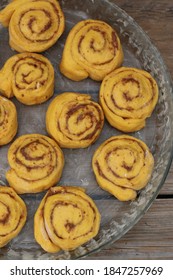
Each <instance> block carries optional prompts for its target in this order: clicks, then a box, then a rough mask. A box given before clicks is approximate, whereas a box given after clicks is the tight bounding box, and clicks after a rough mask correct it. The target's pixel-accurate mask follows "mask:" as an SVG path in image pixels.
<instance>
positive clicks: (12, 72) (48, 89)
mask: <svg viewBox="0 0 173 280" xmlns="http://www.w3.org/2000/svg"><path fill="white" fill-rule="evenodd" d="M0 91H1V92H2V94H3V95H4V96H6V97H8V98H10V97H12V96H13V95H14V96H15V97H16V98H17V99H18V100H19V101H20V102H22V103H23V104H25V105H35V104H40V103H43V102H45V101H47V100H48V99H49V98H50V97H51V96H52V95H53V92H54V68H53V66H52V64H51V63H50V61H49V60H48V59H47V58H46V57H44V56H42V55H40V54H35V53H21V54H17V55H14V56H12V57H11V58H9V59H8V60H7V61H6V63H5V64H4V66H3V68H2V69H1V71H0Z"/></svg>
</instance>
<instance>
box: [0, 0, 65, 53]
mask: <svg viewBox="0 0 173 280" xmlns="http://www.w3.org/2000/svg"><path fill="white" fill-rule="evenodd" d="M0 22H1V23H2V24H3V25H4V26H9V44H10V46H11V48H13V49H15V50H16V51H18V52H25V51H27V52H43V51H45V50H47V49H48V48H50V47H51V46H52V45H54V44H55V42H56V41H57V40H58V39H59V37H60V36H61V34H62V33H63V31H64V25H65V19H64V14H63V12H62V10H61V7H60V5H59V3H58V1H57V0H17V1H12V2H11V3H9V4H8V5H7V6H6V7H5V8H4V9H3V10H1V11H0Z"/></svg>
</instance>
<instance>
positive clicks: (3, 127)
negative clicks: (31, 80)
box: [0, 96, 18, 146]
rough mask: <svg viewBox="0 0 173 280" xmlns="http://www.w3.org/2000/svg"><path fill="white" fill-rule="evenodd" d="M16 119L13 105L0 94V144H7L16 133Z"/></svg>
mask: <svg viewBox="0 0 173 280" xmlns="http://www.w3.org/2000/svg"><path fill="white" fill-rule="evenodd" d="M17 128H18V121H17V111H16V107H15V105H14V104H13V103H12V102H11V101H9V100H8V99H6V98H4V97H2V96H0V146H2V145H5V144H8V143H9V142H11V140H12V139H13V138H14V136H15V135H16V133H17Z"/></svg>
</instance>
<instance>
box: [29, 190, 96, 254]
mask: <svg viewBox="0 0 173 280" xmlns="http://www.w3.org/2000/svg"><path fill="white" fill-rule="evenodd" d="M99 228H100V213H99V210H98V208H97V206H96V205H95V203H94V201H93V200H92V199H91V198H90V197H89V196H88V195H87V194H86V193H85V190H84V189H83V188H80V187H64V186H56V187H52V188H50V189H49V190H48V192H47V194H46V195H45V196H44V198H43V200H42V201H41V203H40V205H39V207H38V210H37V211H36V214H35V217H34V235H35V239H36V241H37V242H38V243H39V244H40V246H41V247H42V248H43V249H44V250H45V251H48V252H50V253H55V252H58V251H59V250H61V249H62V250H73V249H75V248H77V247H79V246H80V245H82V244H84V243H86V242H88V241H89V240H90V239H92V238H93V237H95V236H96V235H97V234H98V231H99Z"/></svg>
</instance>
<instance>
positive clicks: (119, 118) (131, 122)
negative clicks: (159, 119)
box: [100, 67, 158, 132]
mask: <svg viewBox="0 0 173 280" xmlns="http://www.w3.org/2000/svg"><path fill="white" fill-rule="evenodd" d="M157 100H158V86H157V83H156V81H155V80H154V78H153V77H152V76H151V75H150V73H148V72H146V71H144V70H141V69H136V68H128V67H121V68H119V69H116V70H115V71H113V72H112V73H110V74H109V75H107V76H106V77H105V78H104V80H103V81H102V84H101V87H100V103H101V106H102V108H103V110H104V113H105V116H106V118H107V120H108V122H109V123H110V124H111V125H112V126H113V127H115V128H117V129H119V130H121V131H123V132H133V131H137V130H139V129H141V128H143V127H144V126H145V124H146V119H147V118H148V117H150V116H151V114H152V112H153V110H154V108H155V106H156V103H157Z"/></svg>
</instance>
